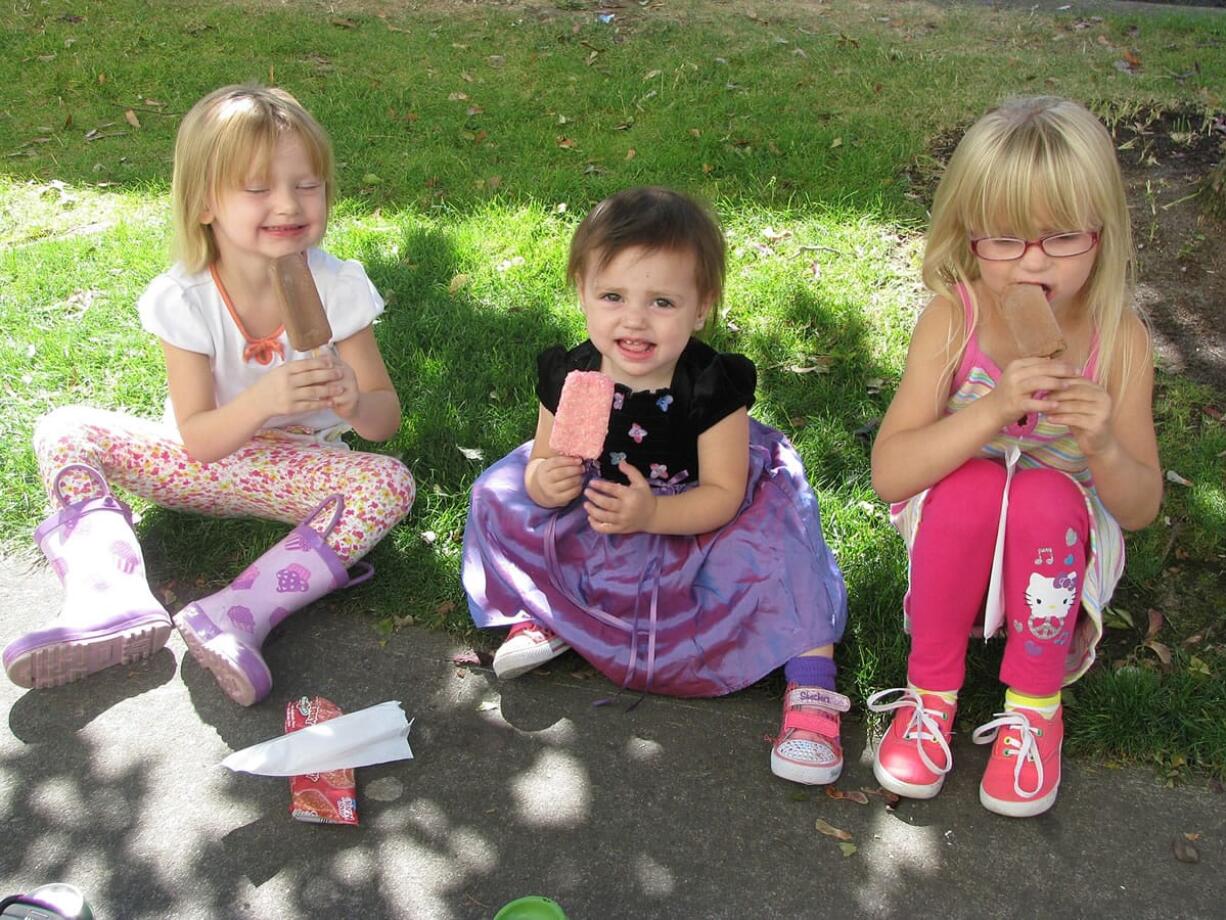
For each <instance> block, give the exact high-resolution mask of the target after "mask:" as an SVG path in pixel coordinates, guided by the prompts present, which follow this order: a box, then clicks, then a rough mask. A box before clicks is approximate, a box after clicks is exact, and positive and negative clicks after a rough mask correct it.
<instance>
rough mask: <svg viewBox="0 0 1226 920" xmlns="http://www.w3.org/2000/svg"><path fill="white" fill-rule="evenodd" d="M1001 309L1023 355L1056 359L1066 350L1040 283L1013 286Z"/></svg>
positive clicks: (1024, 356) (1010, 287)
mask: <svg viewBox="0 0 1226 920" xmlns="http://www.w3.org/2000/svg"><path fill="white" fill-rule="evenodd" d="M1001 312H1002V313H1003V314H1004V316H1005V324H1006V325H1007V326H1008V327H1009V332H1010V333H1011V334H1012V335H1013V340H1014V342H1016V343H1017V349H1018V351H1019V352H1021V355H1022V357H1023V358H1038V357H1042V358H1052V357H1055V356H1056V355H1058V354H1060V352H1062V351H1064V347H1065V343H1064V335H1063V334H1062V333H1061V332H1060V326H1059V324H1057V323H1056V318H1055V317H1054V316H1053V315H1052V312H1051V304H1049V303H1048V302H1047V298H1046V297H1045V296H1043V288H1042V287H1040V286H1039V285H1037V284H1011V285H1009V288H1008V290H1006V291H1005V296H1004V299H1003V301H1002V303H1001Z"/></svg>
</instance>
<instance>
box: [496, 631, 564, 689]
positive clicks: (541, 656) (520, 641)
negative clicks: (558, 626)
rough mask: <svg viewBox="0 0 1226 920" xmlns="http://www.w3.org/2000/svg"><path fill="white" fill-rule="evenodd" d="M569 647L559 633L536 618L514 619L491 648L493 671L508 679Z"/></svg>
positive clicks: (527, 670) (550, 659)
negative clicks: (495, 649)
mask: <svg viewBox="0 0 1226 920" xmlns="http://www.w3.org/2000/svg"><path fill="white" fill-rule="evenodd" d="M569 649H570V646H569V645H567V644H566V642H565V641H563V639H562V637H561V636H559V635H558V634H557V633H555V632H554V631H553V630H552V629H550V628H549V627H547V626H542V625H541V624H540V623H538V622H536V621H535V620H526V621H525V622H523V623H516V624H515V625H514V626H512V627H511V631H510V632H509V633H507V638H506V640H505V641H504V642H503V643H502V645H500V646H498V651H496V652H494V673H495V674H497V675H498V677H499V679H501V680H510V679H511V678H513V677H519V675H521V674H527V673H528V672H529V671H531V670H532V669H533V668H539V667H540V666H541V665H543V664H544V663H545V662H546V661H552V660H553V659H554V658H557V657H558V656H559V655H561V654H562V653H563V652H565V651H568V650H569Z"/></svg>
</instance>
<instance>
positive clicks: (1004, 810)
mask: <svg viewBox="0 0 1226 920" xmlns="http://www.w3.org/2000/svg"><path fill="white" fill-rule="evenodd" d="M971 740H973V741H974V742H975V743H976V744H988V743H990V742H992V741H993V740H995V742H996V743H995V744H994V745H992V755H991V757H989V758H988V767H987V769H986V770H985V771H984V773H983V781H982V782H980V784H979V802H980V803H981V804H982V805H983V807H984V808H986V809H987V810H988V811H994V812H996V814H998V815H1006V816H1007V817H1010V818H1030V817H1033V816H1035V815H1041V814H1042V813H1043V812H1045V811H1047V809H1049V808H1051V807H1052V805H1054V804H1055V803H1056V793H1057V792H1059V791H1060V748H1061V747H1062V746H1063V744H1064V713H1063V710H1062V709H1060V708H1057V709H1056V711H1055V713H1053V714H1052V717H1051V718H1050V719H1045V718H1044V717H1043V716H1042V715H1041V714H1039V713H1037V712H1035V711H1034V710H1033V709H1022V708H1018V709H1011V710H1008V711H1006V712H998V713H997V714H996V718H994V719H993V720H992V721H991V722H986V723H984V724H983V725H980V726H979V727H978V728H977V729H975V732H974V734H973V735H971Z"/></svg>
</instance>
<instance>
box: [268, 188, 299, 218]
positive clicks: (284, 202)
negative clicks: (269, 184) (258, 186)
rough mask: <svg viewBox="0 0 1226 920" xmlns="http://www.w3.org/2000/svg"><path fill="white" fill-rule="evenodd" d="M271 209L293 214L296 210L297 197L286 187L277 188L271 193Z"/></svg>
mask: <svg viewBox="0 0 1226 920" xmlns="http://www.w3.org/2000/svg"><path fill="white" fill-rule="evenodd" d="M273 207H275V208H276V209H277V210H278V211H280V212H282V213H287V214H288V213H293V212H294V211H297V210H298V196H297V195H296V194H295V193H294V190H293V189H292V188H290V187H288V186H286V187H283V188H278V189H276V190H274V192H273Z"/></svg>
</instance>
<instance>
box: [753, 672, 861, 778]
mask: <svg viewBox="0 0 1226 920" xmlns="http://www.w3.org/2000/svg"><path fill="white" fill-rule="evenodd" d="M850 708H851V701H850V700H848V699H847V697H845V696H843V694H841V693H835V692H834V691H833V690H827V689H825V688H824V687H802V686H799V685H797V684H788V688H787V690H786V691H785V692H784V694H783V724H782V725H781V726H779V735H778V737H777V738H775V744H774V747H772V748H771V772H772V773H774V774H775V775H776V776H780V777H783V779H790V780H791V781H792V782H794V783H804V784H805V785H807V786H822V785H826V784H828V783H833V782H834V781H835V780H836V779H838V778H839V774H840V773H842V772H843V745H842V743H841V742H840V740H839V713H841V712H847V710H848V709H850Z"/></svg>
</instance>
